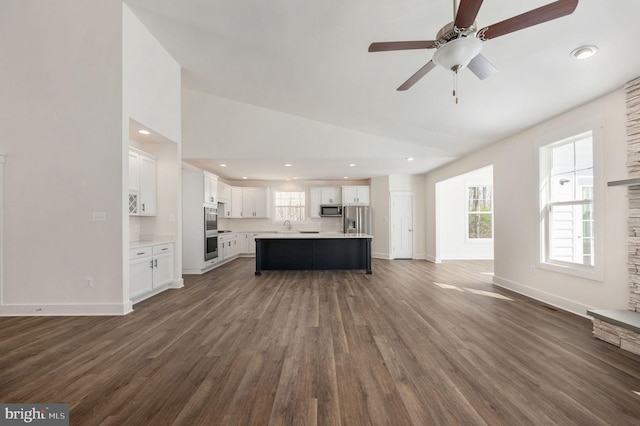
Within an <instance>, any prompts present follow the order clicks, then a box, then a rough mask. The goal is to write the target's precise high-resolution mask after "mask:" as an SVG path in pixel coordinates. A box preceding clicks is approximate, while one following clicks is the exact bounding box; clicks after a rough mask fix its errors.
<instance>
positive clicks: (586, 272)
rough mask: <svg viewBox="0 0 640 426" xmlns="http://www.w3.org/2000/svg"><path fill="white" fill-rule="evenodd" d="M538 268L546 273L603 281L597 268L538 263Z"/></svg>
mask: <svg viewBox="0 0 640 426" xmlns="http://www.w3.org/2000/svg"><path fill="white" fill-rule="evenodd" d="M538 268H540V269H545V270H547V271H553V272H558V273H561V274H566V275H573V276H575V277H580V278H586V279H588V280H592V281H598V282H602V281H603V280H604V277H603V274H602V271H601V270H600V269H599V268H587V267H582V268H581V267H580V266H578V265H576V266H573V265H569V264H562V263H549V262H538Z"/></svg>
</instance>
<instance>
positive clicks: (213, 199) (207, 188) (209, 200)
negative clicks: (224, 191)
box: [203, 172, 218, 207]
mask: <svg viewBox="0 0 640 426" xmlns="http://www.w3.org/2000/svg"><path fill="white" fill-rule="evenodd" d="M203 175H204V176H203V179H204V200H203V201H204V203H205V204H211V205H213V206H214V207H218V176H216V175H213V174H211V173H208V172H203Z"/></svg>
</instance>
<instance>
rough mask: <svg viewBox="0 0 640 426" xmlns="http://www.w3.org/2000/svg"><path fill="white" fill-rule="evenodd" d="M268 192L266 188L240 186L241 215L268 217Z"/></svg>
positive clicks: (245, 216) (246, 216) (244, 216)
mask: <svg viewBox="0 0 640 426" xmlns="http://www.w3.org/2000/svg"><path fill="white" fill-rule="evenodd" d="M268 192H269V191H268V189H267V188H242V217H243V218H267V217H269V214H268V207H267V206H268V201H269V200H268Z"/></svg>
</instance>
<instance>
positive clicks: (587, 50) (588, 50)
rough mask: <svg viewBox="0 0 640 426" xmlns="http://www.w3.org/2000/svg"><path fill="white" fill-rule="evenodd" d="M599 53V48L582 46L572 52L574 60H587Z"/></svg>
mask: <svg viewBox="0 0 640 426" xmlns="http://www.w3.org/2000/svg"><path fill="white" fill-rule="evenodd" d="M596 53H598V46H580V47H578V48H577V49H573V50H572V51H571V56H572V57H573V58H574V59H587V58H590V57H592V56H593V55H595V54H596Z"/></svg>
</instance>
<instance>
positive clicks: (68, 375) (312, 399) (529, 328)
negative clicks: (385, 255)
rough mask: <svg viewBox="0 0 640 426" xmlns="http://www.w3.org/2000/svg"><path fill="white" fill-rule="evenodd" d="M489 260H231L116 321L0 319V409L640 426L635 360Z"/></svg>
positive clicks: (76, 419)
mask: <svg viewBox="0 0 640 426" xmlns="http://www.w3.org/2000/svg"><path fill="white" fill-rule="evenodd" d="M491 268H492V264H491V262H483V261H477V262H475V261H474V262H467V261H465V262H450V263H443V264H440V265H434V264H431V263H428V262H426V261H408V260H407V261H404V260H402V261H385V260H376V259H374V262H373V275H365V274H364V272H363V271H284V272H279V271H265V272H264V273H263V275H262V276H255V275H254V260H253V259H238V260H236V261H234V262H232V263H230V264H227V265H224V266H222V267H220V268H218V269H216V270H214V271H212V272H210V273H208V274H205V275H201V276H186V277H185V288H183V289H180V290H170V291H167V292H164V293H162V294H160V295H158V296H156V297H153V298H151V299H149V300H146V301H144V302H141V303H139V304H137V305H136V306H135V311H134V312H133V313H132V314H130V315H127V316H124V317H30V318H0V402H12V403H20V402H31V403H54V402H66V403H69V404H70V408H71V424H74V425H94V424H96V425H97V424H104V425H125V424H132V425H164V424H180V425H249V424H251V425H267V424H273V425H280V424H283V425H306V424H310V425H314V424H320V425H340V424H342V425H368V424H385V425H440V424H445V425H448V424H461V425H478V424H480V425H481V424H487V425H501V424H504V425H526V424H531V425H540V424H560V425H571V424H575V425H599V424H600V425H613V424H615V425H631V424H634V425H637V424H640V395H639V394H638V393H637V392H640V357H639V356H636V355H633V354H630V353H628V352H624V351H621V350H620V349H619V348H616V347H614V346H612V345H609V344H607V343H604V342H602V341H599V340H596V339H594V338H593V337H592V336H591V323H590V321H588V320H587V319H584V318H581V317H578V316H575V315H571V314H568V313H565V312H562V311H558V310H555V309H553V308H551V307H547V306H544V305H542V304H540V303H538V302H536V301H533V300H531V299H527V298H524V297H521V296H519V295H517V294H512V293H509V292H507V291H504V290H501V289H499V288H497V287H494V286H492V285H491V274H490V273H491Z"/></svg>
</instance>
